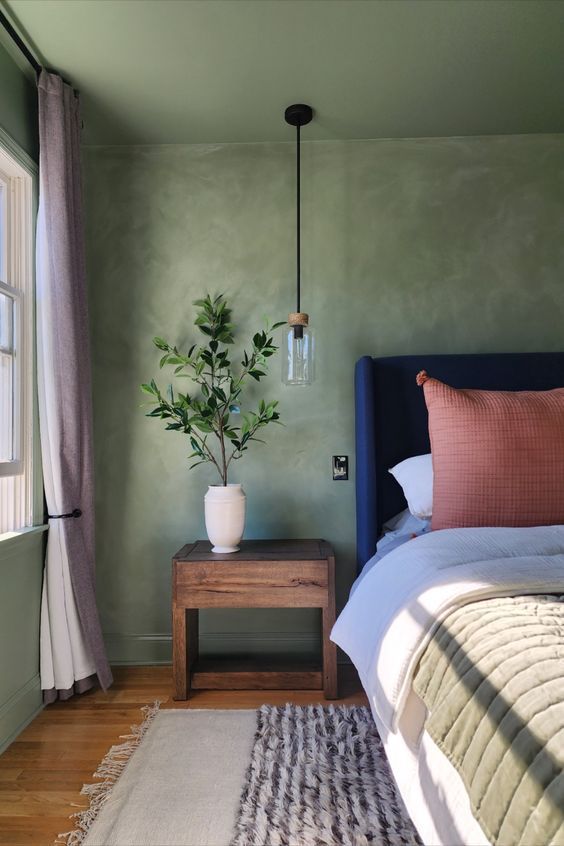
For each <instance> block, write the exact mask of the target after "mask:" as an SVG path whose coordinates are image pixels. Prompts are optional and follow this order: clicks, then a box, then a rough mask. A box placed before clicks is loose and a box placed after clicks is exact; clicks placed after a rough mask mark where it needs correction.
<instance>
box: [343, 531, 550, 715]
mask: <svg viewBox="0 0 564 846" xmlns="http://www.w3.org/2000/svg"><path fill="white" fill-rule="evenodd" d="M552 592H555V593H556V592H557V593H562V592H564V526H541V527H538V528H526V529H504V528H499V529H498V528H477V529H443V530H442V531H437V532H431V533H430V534H428V535H422V536H421V537H418V538H414V539H413V540H411V541H409V542H407V543H405V544H404V545H403V546H400V547H399V548H397V549H395V550H394V551H393V552H390V553H389V555H387V556H386V557H385V558H383V559H382V560H381V561H379V562H378V563H377V565H376V566H375V567H373V568H372V570H370V572H368V573H367V575H366V577H365V578H364V579H363V580H362V581H361V583H360V584H359V586H358V588H357V590H356V591H355V592H354V594H353V595H352V596H351V598H350V599H349V601H348V603H347V605H346V606H345V608H344V609H343V611H342V613H341V615H340V616H339V618H338V620H337V622H336V623H335V626H334V628H333V631H332V633H331V639H332V640H333V641H334V642H335V643H337V644H338V645H339V646H340V647H341V648H342V649H343V650H344V651H345V652H346V653H347V654H348V655H349V657H350V658H351V660H352V662H353V663H354V665H355V666H356V668H357V670H358V672H359V675H360V679H361V682H362V684H363V687H364V689H365V690H366V691H369V692H370V697H371V700H372V701H371V703H370V704H371V706H372V708H373V709H374V711H375V712H376V714H377V715H378V717H379V718H380V720H381V721H382V723H383V724H384V726H386V728H388V729H389V730H390V731H396V730H397V726H398V721H399V719H400V717H401V713H402V709H403V706H404V704H405V702H406V700H407V697H408V694H409V692H410V689H411V679H412V675H413V672H414V670H415V668H416V665H417V661H418V659H419V657H420V655H421V653H422V651H423V650H424V649H425V646H426V645H427V643H428V642H429V639H430V638H431V636H432V635H433V632H434V631H435V629H436V627H437V626H438V624H439V623H440V622H441V621H442V620H443V619H444V618H445V617H446V615H447V614H448V613H450V612H451V611H453V610H454V609H455V608H458V607H459V606H461V605H465V604H466V603H468V602H471V601H473V600H474V599H480V598H484V599H485V598H487V597H492V596H514V595H518V594H527V593H552Z"/></svg>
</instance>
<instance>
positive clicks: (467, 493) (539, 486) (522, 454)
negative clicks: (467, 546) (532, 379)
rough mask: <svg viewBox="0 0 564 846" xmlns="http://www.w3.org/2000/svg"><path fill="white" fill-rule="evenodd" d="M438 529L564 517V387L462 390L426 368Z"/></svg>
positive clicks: (422, 379)
mask: <svg viewBox="0 0 564 846" xmlns="http://www.w3.org/2000/svg"><path fill="white" fill-rule="evenodd" d="M417 384H418V385H423V390H424V393H425V402H426V403H427V409H428V411H429V435H430V438H431V451H432V454H433V473H434V482H433V520H432V528H433V529H450V528H457V527H461V526H549V525H555V524H559V523H564V388H556V389H555V390H553V391H475V390H459V389H457V388H451V387H449V385H445V384H444V383H443V382H439V381H438V380H437V379H432V378H430V377H429V376H428V375H427V373H426V372H425V371H424V370H422V371H421V373H419V374H418V375H417Z"/></svg>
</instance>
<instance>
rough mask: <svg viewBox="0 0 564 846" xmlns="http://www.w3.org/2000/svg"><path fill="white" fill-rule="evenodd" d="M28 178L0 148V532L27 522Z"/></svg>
mask: <svg viewBox="0 0 564 846" xmlns="http://www.w3.org/2000/svg"><path fill="white" fill-rule="evenodd" d="M32 260H33V259H32V177H31V175H30V174H29V173H28V171H27V170H25V169H24V168H23V167H22V166H21V165H20V164H19V163H18V162H17V161H16V159H15V158H12V156H11V155H9V154H8V153H7V152H6V151H5V150H4V149H3V148H2V147H0V534H2V533H4V532H10V531H14V530H17V529H21V528H23V527H24V526H30V525H31V524H32V466H31V465H32V436H33V401H32V397H33V395H32V383H33V305H32V295H33V285H32V280H33V271H32V266H33V265H32Z"/></svg>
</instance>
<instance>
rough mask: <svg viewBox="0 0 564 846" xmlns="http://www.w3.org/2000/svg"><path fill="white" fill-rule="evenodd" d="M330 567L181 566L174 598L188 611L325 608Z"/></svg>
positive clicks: (176, 570) (219, 563)
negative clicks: (246, 608) (190, 609)
mask: <svg viewBox="0 0 564 846" xmlns="http://www.w3.org/2000/svg"><path fill="white" fill-rule="evenodd" d="M328 580H329V576H328V567H327V561H290V562H277V563H276V564H275V565H274V564H272V563H270V562H268V561H249V562H245V561H237V562H226V561H214V562H209V563H208V562H202V563H189V564H187V563H184V562H181V561H176V562H175V568H174V597H175V600H176V602H177V604H179V605H184V606H185V607H186V608H245V607H254V608H288V607H290V608H292V607H293V608H300V607H301V608H325V607H327V603H328V583H329V581H328Z"/></svg>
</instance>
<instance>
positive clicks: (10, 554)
mask: <svg viewBox="0 0 564 846" xmlns="http://www.w3.org/2000/svg"><path fill="white" fill-rule="evenodd" d="M0 127H1V130H3V131H4V132H1V131H0V143H2V142H5V143H6V144H7V146H8V149H9V152H10V153H12V154H15V155H16V156H17V157H19V158H20V159H21V160H22V163H23V164H28V162H26V159H25V156H23V157H22V156H20V155H19V152H18V150H17V148H16V147H15V145H13V144H12V140H13V141H15V142H16V143H17V145H19V147H20V148H22V149H23V150H24V152H25V153H27V154H28V155H30V156H31V157H32V158H33V159H34V160H37V146H38V145H37V101H36V90H35V87H34V85H33V84H32V83H31V82H30V81H29V79H28V78H27V77H26V76H25V75H24V74H23V73H22V71H21V70H20V69H19V67H18V66H17V65H16V64H15V63H14V61H13V60H12V58H11V56H9V55H8V53H7V52H6V51H5V50H4V48H3V47H2V45H1V44H0ZM4 133H7V135H8V136H9V138H6V136H5V135H4ZM36 459H37V461H38V462H39V456H38V455H36ZM37 487H38V489H40V478H39V476H38V479H37ZM36 500H38V503H37V504H38V505H39V507H38V508H37V514H38V515H39V516H41V497H40V496H39V497H37V496H36ZM43 542H44V541H43V533H42V532H41V531H39V530H35V531H32V532H29V533H27V534H24V535H22V536H20V537H11V538H9V539H6V538H3V539H0V585H1V587H0V752H1V751H2V749H3V748H4V747H5V746H6V745H7V744H8V743H9V742H10V741H11V740H12V739H13V738H14V737H15V736H16V735H17V734H18V732H19V731H20V730H21V729H22V728H23V726H24V725H25V724H26V723H28V722H29V721H30V719H32V717H33V716H34V715H35V714H36V713H37V711H38V710H39V709H40V708H41V689H40V682H39V609H40V603H41V581H42V575H43Z"/></svg>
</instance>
